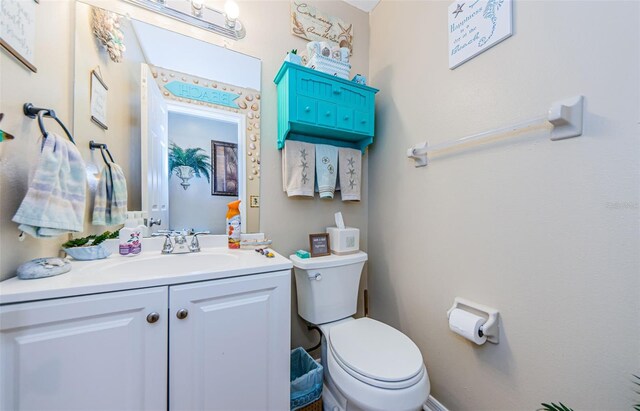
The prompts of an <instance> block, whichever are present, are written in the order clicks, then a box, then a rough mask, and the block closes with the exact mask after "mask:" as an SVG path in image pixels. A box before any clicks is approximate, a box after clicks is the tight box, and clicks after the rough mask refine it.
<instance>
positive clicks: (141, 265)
mask: <svg viewBox="0 0 640 411" xmlns="http://www.w3.org/2000/svg"><path fill="white" fill-rule="evenodd" d="M239 258H240V256H239V255H238V254H237V253H236V254H233V253H231V252H229V251H225V250H211V251H209V250H207V251H201V252H199V253H188V254H167V255H161V254H159V253H152V254H150V255H144V254H143V255H140V256H136V257H127V258H118V259H114V260H113V262H111V261H109V262H105V263H103V264H96V265H95V266H92V267H89V266H87V267H85V269H86V270H91V272H92V273H94V274H95V275H113V274H120V275H121V274H126V273H132V274H134V275H135V276H139V277H147V276H164V275H180V274H197V273H205V272H212V271H217V270H220V269H225V268H229V267H232V266H234V265H237V264H238V260H239Z"/></svg>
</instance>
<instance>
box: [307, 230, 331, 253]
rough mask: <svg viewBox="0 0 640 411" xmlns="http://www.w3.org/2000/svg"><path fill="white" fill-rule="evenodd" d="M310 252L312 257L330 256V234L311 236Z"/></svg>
mask: <svg viewBox="0 0 640 411" xmlns="http://www.w3.org/2000/svg"><path fill="white" fill-rule="evenodd" d="M309 252H310V253H311V257H322V256H325V255H330V254H331V249H330V247H329V234H327V233H321V234H309Z"/></svg>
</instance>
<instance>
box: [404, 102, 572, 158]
mask: <svg viewBox="0 0 640 411" xmlns="http://www.w3.org/2000/svg"><path fill="white" fill-rule="evenodd" d="M583 100H584V98H583V96H575V97H572V98H569V99H566V100H563V101H557V102H555V103H553V104H552V105H551V107H550V108H549V112H548V113H547V115H545V116H541V117H536V118H533V119H530V120H527V121H523V122H520V123H516V124H512V125H510V126H507V127H500V128H496V129H493V130H489V131H485V132H482V133H478V134H473V135H471V136H467V137H462V138H459V139H457V140H453V141H447V142H444V143H440V144H436V145H433V146H429V145H428V142H426V141H425V142H424V143H422V144H420V145H416V146H413V147H412V148H410V149H409V150H407V157H408V158H411V159H413V160H415V162H416V164H415V166H416V167H424V166H426V165H427V164H428V155H429V153H432V152H434V151H441V150H448V149H453V148H455V147H459V146H462V145H466V144H469V143H472V142H486V141H488V140H490V138H489V137H491V136H496V135H500V134H507V133H513V132H516V131H521V130H524V129H527V128H534V127H536V128H538V127H549V124H551V137H550V138H551V140H552V141H556V140H564V139H566V138H572V137H578V136H581V135H582V117H583V116H582V106H583Z"/></svg>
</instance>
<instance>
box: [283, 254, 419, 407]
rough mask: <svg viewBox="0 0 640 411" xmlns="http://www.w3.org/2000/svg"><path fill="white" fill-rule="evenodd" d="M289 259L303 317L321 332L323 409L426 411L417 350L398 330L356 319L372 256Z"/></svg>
mask: <svg viewBox="0 0 640 411" xmlns="http://www.w3.org/2000/svg"><path fill="white" fill-rule="evenodd" d="M289 258H290V259H291V261H292V262H293V266H294V270H295V276H296V289H297V293H298V314H299V315H300V316H301V317H302V318H304V319H305V320H307V321H308V322H310V323H312V324H316V325H317V326H318V327H319V328H320V330H321V331H322V365H323V367H324V381H325V387H324V391H323V403H324V409H325V410H330V411H354V410H363V411H404V410H407V411H408V410H421V409H422V405H423V404H424V403H425V401H426V400H427V397H428V396H429V390H430V388H431V387H430V384H429V376H428V375H427V369H426V368H425V366H424V362H423V360H422V355H421V354H420V350H418V347H417V346H416V345H415V344H414V343H413V341H411V339H409V337H407V336H406V335H404V334H402V333H401V332H400V331H398V330H396V329H395V328H392V327H390V326H388V325H386V324H383V323H381V322H379V321H376V320H374V319H371V318H359V319H355V318H353V317H351V316H352V315H353V314H355V313H356V307H357V300H358V285H359V283H360V275H361V274H362V268H363V267H364V263H365V261H367V254H366V253H364V252H362V251H358V252H357V253H355V254H349V255H342V256H338V255H330V256H326V257H316V258H309V259H302V258H299V257H297V256H295V255H292V256H290V257H289Z"/></svg>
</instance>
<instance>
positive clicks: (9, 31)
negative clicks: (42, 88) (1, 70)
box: [0, 0, 38, 73]
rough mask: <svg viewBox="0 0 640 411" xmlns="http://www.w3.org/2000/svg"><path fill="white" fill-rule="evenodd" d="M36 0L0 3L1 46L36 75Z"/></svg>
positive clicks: (6, 0)
mask: <svg viewBox="0 0 640 411" xmlns="http://www.w3.org/2000/svg"><path fill="white" fill-rule="evenodd" d="M37 5H38V1H36V0H2V1H0V46H2V47H3V48H4V49H5V50H7V51H8V52H9V53H10V54H11V55H12V56H13V57H15V58H16V59H17V60H18V61H20V62H21V63H22V64H24V65H25V66H26V67H27V68H28V69H29V70H31V71H33V72H34V73H37V72H38V69H37V68H36V66H35V52H36V51H35V47H36V6H37Z"/></svg>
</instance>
